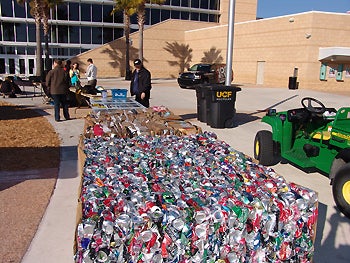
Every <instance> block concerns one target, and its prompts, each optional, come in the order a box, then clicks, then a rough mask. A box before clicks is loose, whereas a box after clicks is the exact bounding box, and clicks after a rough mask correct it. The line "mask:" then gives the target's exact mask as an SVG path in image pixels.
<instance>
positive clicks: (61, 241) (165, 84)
mask: <svg viewBox="0 0 350 263" xmlns="http://www.w3.org/2000/svg"><path fill="white" fill-rule="evenodd" d="M98 85H101V86H103V87H105V88H126V89H128V85H129V82H128V81H124V80H123V79H107V80H99V81H98ZM303 97H314V98H316V99H318V100H320V101H322V102H323V103H324V104H325V105H326V107H335V108H337V109H338V108H340V107H341V106H346V105H347V106H349V101H350V94H349V96H343V95H342V96H341V95H336V94H328V93H323V92H319V91H313V90H303V89H299V90H288V89H287V88H280V89H278V88H259V87H256V86H255V87H253V86H247V85H244V86H243V87H242V91H241V92H239V93H237V101H236V110H237V114H236V117H235V121H236V125H237V127H236V128H232V129H213V128H210V127H209V126H208V125H206V124H205V123H202V122H199V121H198V120H197V119H196V116H197V115H196V111H197V108H196V107H197V104H196V92H195V91H194V90H184V89H180V88H179V87H178V85H177V83H176V80H154V81H153V89H152V92H151V106H160V105H164V106H166V107H168V108H169V109H170V110H172V111H173V112H174V113H175V114H177V115H180V116H182V117H183V118H184V119H186V120H189V121H191V122H192V123H193V124H195V125H198V126H200V127H201V128H202V129H203V131H213V132H215V133H216V134H217V135H218V138H219V139H221V140H223V141H225V142H227V143H228V144H230V145H231V146H232V147H233V148H235V149H236V150H238V151H241V152H243V153H245V154H247V155H250V156H252V155H253V141H254V137H255V134H256V132H257V131H258V130H260V129H262V128H263V124H262V123H261V122H260V118H261V117H262V115H263V113H261V111H260V110H263V109H266V108H268V107H275V108H276V109H277V110H278V111H280V110H286V109H290V108H298V107H301V104H300V100H301V99H302V98H303ZM8 101H9V102H11V103H14V104H18V105H28V106H31V107H33V108H36V109H40V110H44V111H45V112H47V113H49V115H47V119H48V120H49V121H50V123H51V124H52V125H53V127H54V128H55V129H56V131H57V133H58V134H59V136H60V138H61V140H62V145H61V146H62V151H61V164H60V169H59V176H58V180H57V184H56V189H55V191H54V193H53V195H52V198H51V200H50V204H49V206H48V208H47V210H46V213H45V215H44V217H43V219H42V222H41V224H40V226H39V229H38V231H37V233H36V235H35V237H34V239H33V241H32V243H31V245H30V247H29V249H28V251H27V253H26V255H25V257H24V258H23V261H22V262H24V263H34V262H35V263H37V262H50V263H56V262H57V263H62V262H64V263H66V262H73V256H74V252H73V244H74V236H75V230H76V208H77V198H78V192H79V189H78V188H79V184H80V175H79V174H78V167H77V145H78V141H79V136H80V134H81V133H82V132H83V125H84V120H83V119H82V118H77V119H73V120H71V121H63V122H59V123H56V122H54V119H53V116H52V113H53V107H52V106H48V105H45V104H43V103H42V98H41V97H35V98H30V97H28V98H17V99H9V100H8ZM273 168H274V169H275V170H276V172H277V173H279V174H280V175H282V176H283V177H285V178H286V179H287V181H293V182H295V183H298V184H301V185H303V186H306V187H309V188H311V189H313V190H315V191H317V192H318V193H319V201H320V207H319V209H320V215H319V220H318V226H317V236H316V244H315V257H314V262H317V263H323V262H324V263H328V262H333V263H347V262H349V259H350V236H349V235H348V233H350V224H349V223H350V220H349V219H347V218H345V217H344V216H343V215H342V214H340V213H339V212H338V211H337V209H336V208H335V204H334V201H333V197H332V193H331V187H330V186H329V180H328V178H326V177H325V176H323V175H320V174H318V173H312V174H306V173H304V172H302V171H300V170H298V169H297V168H295V167H293V166H291V165H289V164H278V165H276V166H274V167H273Z"/></svg>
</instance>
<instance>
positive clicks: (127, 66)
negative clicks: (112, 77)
mask: <svg viewBox="0 0 350 263" xmlns="http://www.w3.org/2000/svg"><path fill="white" fill-rule="evenodd" d="M124 25H125V28H124V31H125V44H126V54H125V80H131V70H130V17H129V16H128V15H127V14H126V12H125V11H124Z"/></svg>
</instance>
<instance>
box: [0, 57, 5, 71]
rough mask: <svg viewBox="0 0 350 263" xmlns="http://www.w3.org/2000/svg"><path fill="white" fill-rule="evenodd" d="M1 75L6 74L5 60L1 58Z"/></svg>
mask: <svg viewBox="0 0 350 263" xmlns="http://www.w3.org/2000/svg"><path fill="white" fill-rule="evenodd" d="M0 74H5V59H4V58H0Z"/></svg>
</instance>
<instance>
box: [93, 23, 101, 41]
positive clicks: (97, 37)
mask: <svg viewBox="0 0 350 263" xmlns="http://www.w3.org/2000/svg"><path fill="white" fill-rule="evenodd" d="M92 44H102V28H101V27H93V28H92Z"/></svg>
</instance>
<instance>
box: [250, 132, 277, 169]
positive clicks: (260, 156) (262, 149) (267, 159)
mask: <svg viewBox="0 0 350 263" xmlns="http://www.w3.org/2000/svg"><path fill="white" fill-rule="evenodd" d="M273 146H274V142H273V140H272V133H271V132H270V131H265V130H263V131H259V132H258V133H257V134H256V136H255V139H254V158H255V159H257V160H258V161H259V163H260V164H262V165H273V164H274V161H275V154H274V147H273Z"/></svg>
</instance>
